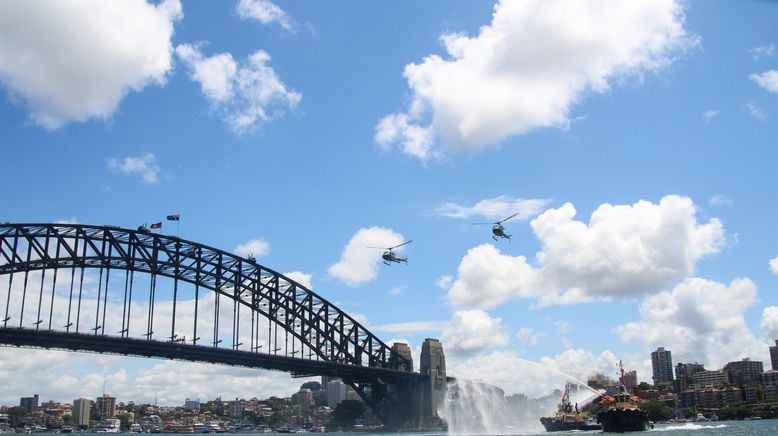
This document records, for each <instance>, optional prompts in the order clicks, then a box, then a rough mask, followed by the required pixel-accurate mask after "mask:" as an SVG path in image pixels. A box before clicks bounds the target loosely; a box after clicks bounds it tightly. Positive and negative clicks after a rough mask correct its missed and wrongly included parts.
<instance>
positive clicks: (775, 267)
mask: <svg viewBox="0 0 778 436" xmlns="http://www.w3.org/2000/svg"><path fill="white" fill-rule="evenodd" d="M769 265H770V271H772V272H773V274H775V275H778V257H775V258H772V259H770V262H769Z"/></svg>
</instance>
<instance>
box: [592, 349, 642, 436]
mask: <svg viewBox="0 0 778 436" xmlns="http://www.w3.org/2000/svg"><path fill="white" fill-rule="evenodd" d="M619 367H620V368H621V377H620V378H619V384H618V387H617V388H618V390H619V392H618V393H617V394H616V395H614V396H613V397H610V396H607V395H606V396H604V397H603V401H602V402H603V403H605V404H607V407H606V408H605V409H604V410H602V411H600V412H599V413H598V414H597V421H598V422H599V423H600V424H602V431H603V432H625V431H646V430H648V429H649V428H652V427H653V425H651V423H650V422H649V421H648V414H647V413H646V411H645V410H643V409H641V408H640V406H639V404H640V398H638V397H635V396H633V395H632V394H630V393H629V392H628V391H627V388H626V386H624V368H623V366H622V365H621V361H619Z"/></svg>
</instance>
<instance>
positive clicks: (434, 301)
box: [0, 0, 778, 404]
mask: <svg viewBox="0 0 778 436" xmlns="http://www.w3.org/2000/svg"><path fill="white" fill-rule="evenodd" d="M61 8H65V9H67V10H66V11H65V10H64V9H61ZM64 17H67V19H65V18H64ZM776 20H778V5H776V4H774V3H771V2H761V1H756V0H753V1H744V2H738V4H733V3H727V2H720V3H716V4H708V3H706V2H702V1H700V0H691V1H683V2H682V1H676V0H663V1H653V0H651V1H635V2H621V1H616V0H614V1H606V2H603V3H602V8H601V10H600V9H596V8H594V7H592V6H590V5H588V4H587V3H586V2H576V1H554V2H546V1H537V0H527V1H521V2H518V1H517V2H499V1H498V2H495V3H485V2H469V1H445V2H444V1H430V2H424V3H422V4H418V2H410V1H408V2H404V1H403V2H377V3H371V4H369V5H365V4H363V3H361V2H357V1H347V0H344V1H342V2H335V3H331V4H330V3H328V4H300V3H296V2H281V1H274V2H271V1H268V0H241V1H234V2H229V3H226V2H218V3H217V2H207V3H206V2H203V3H200V2H197V3H194V2H193V3H181V2H179V1H177V0H166V1H160V2H151V3H150V2H146V1H142V0H134V1H126V2H121V3H110V2H95V3H73V4H71V3H69V2H67V1H63V2H57V3H56V4H55V5H52V4H50V3H49V2H45V3H44V2H39V1H8V2H2V3H0V114H2V115H0V149H2V151H3V158H2V159H0V173H2V174H4V175H5V176H6V177H5V181H4V183H3V185H2V187H0V198H2V199H3V201H2V204H0V222H12V223H31V222H70V223H81V224H94V225H116V226H121V227H125V228H133V229H134V228H137V227H138V226H140V225H143V224H146V225H151V224H156V223H161V228H159V229H155V230H154V231H156V232H161V233H164V234H168V235H179V236H180V237H182V238H184V239H188V240H192V241H196V242H199V243H203V244H207V245H210V246H213V247H217V248H219V249H224V250H226V251H231V252H233V253H235V254H238V255H240V256H244V257H246V256H249V255H252V256H254V257H255V258H256V260H257V262H258V263H260V264H262V265H266V266H267V267H269V268H272V269H274V270H276V271H279V272H282V273H284V274H286V275H288V276H289V277H291V278H293V279H294V280H297V281H299V282H300V283H302V284H304V285H305V286H307V287H309V288H310V289H312V290H313V291H314V292H316V293H317V294H319V295H321V296H323V297H325V298H327V299H328V300H329V301H332V302H334V303H335V304H337V305H338V307H340V308H341V309H343V310H344V311H346V312H347V313H349V314H351V315H352V316H354V317H355V318H356V319H358V320H359V321H360V322H361V323H363V324H364V325H365V326H366V327H367V328H368V329H369V330H370V331H372V332H373V333H375V334H376V335H377V336H379V337H381V338H382V339H383V340H384V341H385V342H386V343H387V344H389V345H391V344H392V343H393V342H395V341H397V342H405V343H407V344H408V345H409V349H410V354H411V355H412V357H413V360H414V362H419V357H420V354H421V347H422V342H423V341H424V339H425V338H437V339H439V340H440V342H441V343H442V345H443V348H444V351H445V355H446V366H447V368H446V369H447V372H448V374H450V375H454V376H456V377H459V378H468V379H480V380H483V381H485V382H489V383H492V384H494V385H497V386H499V387H500V388H502V389H503V390H504V391H505V392H506V394H508V395H509V394H512V393H518V392H525V393H528V394H533V393H534V392H547V391H550V389H551V388H553V387H560V386H561V385H562V384H563V383H564V382H565V380H564V378H565V377H564V376H562V375H560V374H559V373H557V372H555V371H554V370H553V369H549V368H556V369H558V370H561V371H564V372H566V373H568V374H570V375H571V376H573V377H576V378H578V379H579V380H580V379H585V378H586V377H587V376H588V375H589V374H591V373H592V372H599V373H602V374H606V375H609V376H614V377H615V375H616V373H617V367H616V365H617V363H618V362H619V361H620V360H622V361H624V362H625V366H626V367H627V368H628V369H630V370H636V371H637V373H638V378H639V380H641V381H649V380H651V375H652V372H651V369H652V365H651V357H650V353H651V352H652V351H653V350H656V349H657V348H658V347H665V348H666V349H668V350H672V352H673V361H674V362H692V361H700V362H705V363H706V365H710V366H711V367H720V366H723V364H724V363H726V362H732V361H737V360H740V359H742V358H743V357H746V356H748V357H750V358H751V359H753V360H758V361H763V362H770V358H769V346H772V345H774V344H775V341H776V339H778V292H777V291H778V232H776V226H775V219H774V217H775V216H778V203H776V202H775V201H774V196H775V195H774V192H775V189H776V188H777V187H778V186H777V185H778V181H776V178H775V175H774V168H775V166H776V164H777V163H778V150H777V149H776V147H775V144H774V142H775V140H774V138H775V137H776V136H778V135H776V133H778V132H777V131H776V126H777V124H776V121H775V120H776V117H778V81H777V80H776V78H778V54H777V53H776V51H775V45H776V44H778V34H776V32H775V30H774V27H775V26H774V23H775V22H776ZM573 24H574V25H573ZM35 29H48V30H49V31H47V32H41V31H40V30H35ZM96 36H97V37H96ZM512 214H517V215H516V216H515V217H513V218H512V219H510V220H508V221H506V222H504V223H503V225H504V226H505V229H506V231H507V232H508V234H510V235H512V237H511V239H510V240H506V239H500V240H494V239H492V233H491V231H490V230H491V227H490V226H489V225H473V224H474V223H482V222H486V223H493V222H498V221H500V220H503V219H505V218H507V217H509V216H511V215H512ZM173 215H176V216H177V220H175V221H168V220H167V217H168V216H173ZM407 240H413V243H411V244H408V245H406V246H404V247H402V248H401V249H398V250H397V251H398V254H401V255H402V256H403V257H407V258H408V264H407V265H406V264H392V265H391V266H386V265H383V264H382V263H381V258H380V256H381V253H382V250H380V249H373V248H367V247H371V246H377V247H390V246H394V245H397V244H400V243H402V242H403V241H407ZM88 278H89V277H88ZM91 284H92V285H94V282H92V283H91ZM13 286H19V283H14V285H13ZM8 288H9V284H8V281H7V280H6V279H5V278H4V277H0V309H3V308H4V305H5V297H6V293H7V292H8ZM94 294H95V295H96V292H94ZM416 370H417V371H418V363H417V368H416ZM516 374H523V375H524V377H517V376H516ZM300 382H301V381H300V380H299V379H293V378H292V377H291V376H290V375H288V374H286V373H279V372H269V371H257V370H251V369H245V368H236V367H225V366H216V365H206V364H195V363H186V362H177V361H161V360H155V359H143V358H134V357H120V356H111V355H94V354H86V353H70V352H62V351H41V350H30V349H14V348H9V347H0V384H2V385H3V386H4V387H6V389H4V390H3V392H0V404H6V403H9V400H10V398H8V397H7V396H8V395H10V394H9V392H13V395H14V396H15V398H16V399H17V400H18V395H17V393H26V394H25V395H32V394H33V393H35V392H36V391H38V392H39V393H42V392H43V391H44V389H48V390H49V392H50V394H49V395H51V396H52V399H57V400H63V398H60V396H65V395H67V396H66V398H64V400H72V398H77V397H80V396H87V395H86V394H87V393H99V392H102V389H103V384H104V383H106V384H107V389H108V390H109V391H110V392H112V393H113V395H115V396H117V398H121V397H127V398H135V399H136V400H137V401H143V402H151V401H153V399H154V397H155V396H157V397H158V399H159V401H160V403H165V404H172V403H174V402H175V403H178V402H181V401H182V400H183V399H184V398H198V397H200V398H210V397H214V398H215V397H217V396H221V397H224V398H230V397H234V396H236V394H239V393H240V395H249V396H258V397H269V396H273V395H278V396H281V395H284V393H285V392H291V391H293V390H294V388H295V386H299V384H300ZM245 386H251V387H252V389H253V390H255V391H256V392H253V393H251V392H245V390H244V387H245ZM91 396H93V395H89V397H91ZM69 397H72V398H69ZM179 397H180V398H179ZM47 399H48V398H47Z"/></svg>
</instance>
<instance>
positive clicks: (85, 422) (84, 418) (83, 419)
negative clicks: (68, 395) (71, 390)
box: [71, 398, 92, 427]
mask: <svg viewBox="0 0 778 436" xmlns="http://www.w3.org/2000/svg"><path fill="white" fill-rule="evenodd" d="M71 410H72V412H71V413H72V416H73V424H75V425H76V427H88V426H89V414H90V412H91V411H92V400H90V399H88V398H77V399H75V400H73V409H71Z"/></svg>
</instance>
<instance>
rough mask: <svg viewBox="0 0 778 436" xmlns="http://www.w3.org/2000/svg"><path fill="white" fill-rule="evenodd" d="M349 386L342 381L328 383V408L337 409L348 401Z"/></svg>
mask: <svg viewBox="0 0 778 436" xmlns="http://www.w3.org/2000/svg"><path fill="white" fill-rule="evenodd" d="M347 387H348V386H347V385H346V384H344V383H343V382H342V381H340V380H331V381H330V382H329V383H327V406H328V407H331V408H333V409H334V408H335V407H337V406H338V404H340V403H341V402H342V401H343V400H345V399H346V388H347Z"/></svg>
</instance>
